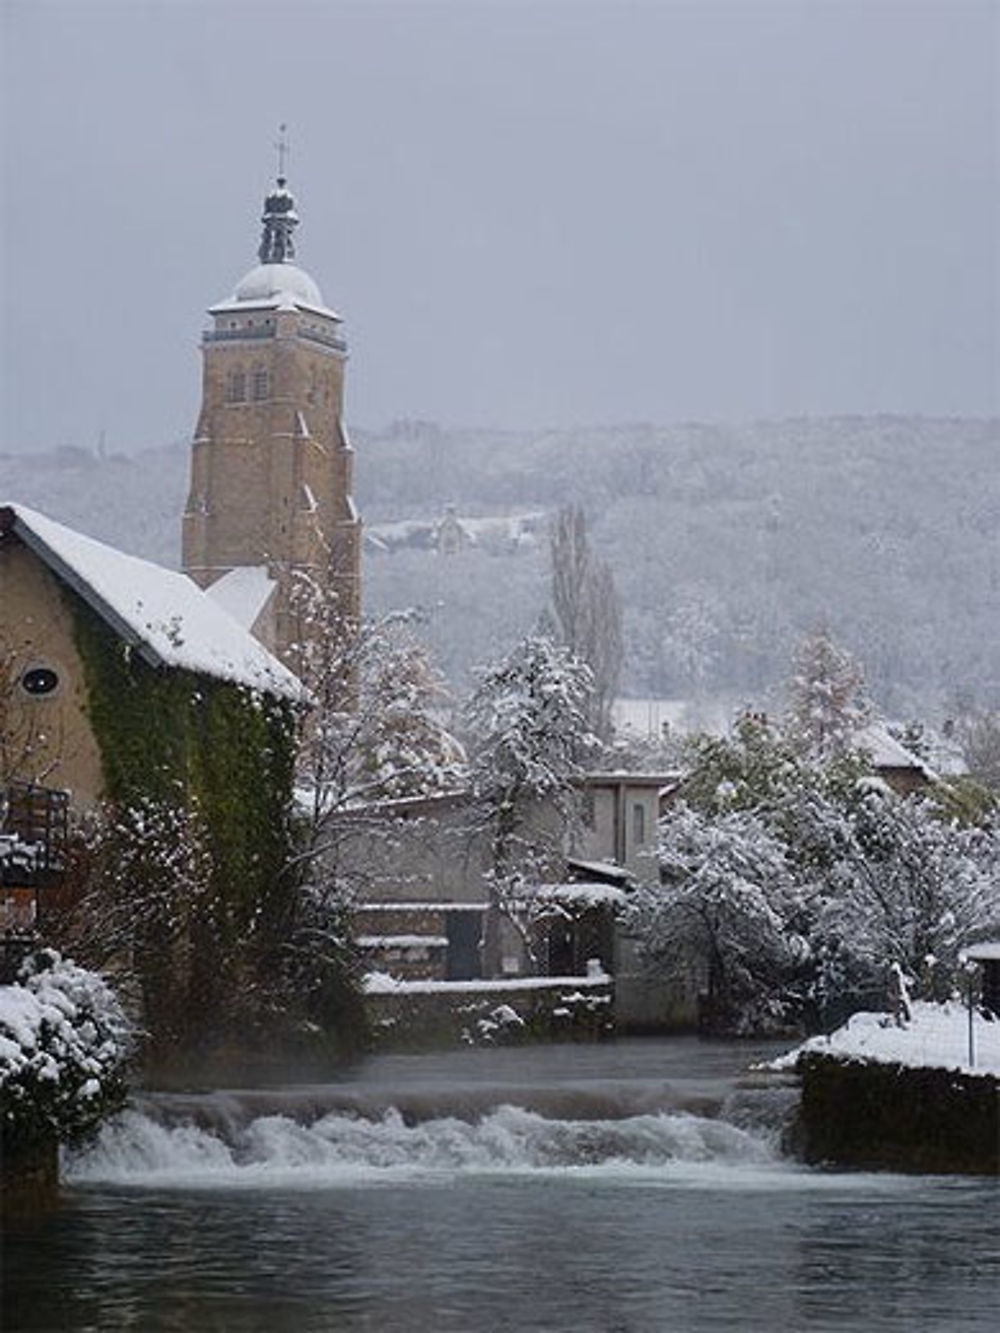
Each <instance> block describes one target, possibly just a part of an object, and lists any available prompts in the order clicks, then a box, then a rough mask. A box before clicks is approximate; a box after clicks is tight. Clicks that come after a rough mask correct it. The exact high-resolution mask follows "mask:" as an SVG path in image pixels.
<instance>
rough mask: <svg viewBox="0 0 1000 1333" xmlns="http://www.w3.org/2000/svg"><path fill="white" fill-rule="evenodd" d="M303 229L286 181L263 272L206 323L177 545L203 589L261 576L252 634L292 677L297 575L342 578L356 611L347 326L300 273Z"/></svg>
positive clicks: (263, 250)
mask: <svg viewBox="0 0 1000 1333" xmlns="http://www.w3.org/2000/svg"><path fill="white" fill-rule="evenodd" d="M298 221H299V219H298V214H297V213H296V210H295V200H294V199H293V197H292V195H291V194H290V193H289V191H288V189H287V188H286V181H285V178H284V177H283V176H279V177H278V180H277V184H276V187H275V189H273V190H272V191H271V192H270V193H269V194H268V196H267V198H266V199H265V201H264V214H263V218H262V223H263V233H262V237H261V242H260V247H259V249H258V258H259V261H260V262H259V263H258V264H257V266H256V267H254V268H252V269H251V270H250V272H249V273H247V274H246V276H245V277H244V278H242V279H241V281H240V282H239V283H238V284H237V286H236V289H235V291H234V292H233V294H232V296H231V297H229V298H228V299H227V300H224V301H220V302H219V303H218V304H217V305H214V306H212V307H211V309H210V310H209V314H210V315H211V317H212V327H211V328H210V329H208V330H206V332H205V333H204V335H203V337H202V354H203V363H204V374H203V387H202V403H201V411H200V413H199V416H198V424H197V428H196V430H195V436H194V441H193V443H192V446H191V485H190V490H189V494H188V500H187V505H186V508H185V512H184V520H183V543H182V545H183V567H184V571H185V573H187V574H188V575H190V577H191V578H192V579H194V581H195V582H196V583H197V584H198V585H199V586H200V587H202V588H207V587H209V586H211V585H214V584H216V583H217V582H218V581H219V580H222V579H224V578H225V577H226V576H231V575H232V574H233V571H236V570H240V571H248V570H249V571H254V573H253V574H250V575H246V574H243V575H240V576H239V577H240V582H241V585H242V586H243V591H244V592H246V591H247V585H252V587H253V588H254V589H255V590H256V600H254V593H252V592H251V594H250V604H251V605H252V606H253V608H254V614H253V617H252V620H251V622H250V627H252V628H253V631H254V633H255V634H257V635H258V637H260V638H261V640H262V641H263V642H264V643H265V644H266V645H267V646H268V647H269V648H271V649H272V650H273V651H274V652H276V653H277V655H278V656H279V657H281V658H282V660H283V661H285V662H288V663H292V664H293V665H294V663H293V657H292V645H293V644H294V643H295V642H297V641H299V640H300V639H301V638H302V635H303V633H304V632H307V631H305V630H304V627H303V626H302V625H301V624H299V623H298V618H297V616H296V612H295V607H294V602H293V599H292V598H291V595H290V592H291V584H292V576H293V574H294V572H295V571H296V570H308V571H312V572H313V573H315V574H319V575H321V576H323V577H324V578H333V579H334V580H336V582H337V584H338V585H339V587H340V588H341V590H342V593H343V597H344V599H345V607H346V608H347V609H348V610H349V611H351V612H355V611H356V610H357V608H358V605H359V601H360V593H359V579H360V572H359V571H360V564H359V560H360V542H361V524H360V520H359V518H358V514H357V510H356V508H355V505H354V500H353V498H352V467H353V456H354V455H353V450H352V448H351V445H350V443H349V441H348V438H347V433H346V430H345V428H344V423H343V415H342V414H343V397H344V366H345V363H346V360H347V344H346V342H345V339H344V335H343V329H342V322H341V318H340V316H339V315H338V314H337V313H336V312H335V311H334V310H332V309H330V308H329V307H328V306H327V305H326V303H325V302H324V300H323V296H322V294H321V292H320V289H319V287H318V286H317V285H316V283H315V282H314V281H313V279H312V278H311V277H310V276H309V274H308V273H306V272H305V271H304V270H303V269H301V268H299V267H298V266H297V265H296V264H295V262H294V259H295V244H294V232H295V228H296V227H297V226H298ZM241 605H243V604H242V603H241ZM243 609H244V610H246V607H245V606H243ZM244 619H246V617H245V616H244Z"/></svg>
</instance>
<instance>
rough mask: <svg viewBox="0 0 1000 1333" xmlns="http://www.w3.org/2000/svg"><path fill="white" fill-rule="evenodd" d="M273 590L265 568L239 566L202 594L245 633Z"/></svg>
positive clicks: (272, 580) (273, 586)
mask: <svg viewBox="0 0 1000 1333" xmlns="http://www.w3.org/2000/svg"><path fill="white" fill-rule="evenodd" d="M276 586H277V585H276V583H275V581H274V579H272V578H271V577H270V575H269V574H268V572H267V566H266V565H240V566H239V567H238V568H237V569H231V570H230V571H229V573H228V574H223V576H222V578H221V579H216V581H215V582H214V583H213V584H212V585H211V587H209V588H206V590H205V591H206V592H207V593H208V595H209V597H211V599H212V601H213V602H216V603H217V604H218V605H219V606H221V607H222V609H223V611H226V612H228V614H229V615H231V616H232V618H233V619H234V620H235V621H237V622H238V624H240V625H242V626H243V628H244V629H245V630H247V631H249V630H251V629H252V628H253V626H254V623H255V621H256V620H257V618H258V616H259V615H260V613H261V612H262V611H263V610H264V607H265V606H266V605H267V601H268V598H269V597H270V596H271V594H272V593H273V592H274V590H275V587H276Z"/></svg>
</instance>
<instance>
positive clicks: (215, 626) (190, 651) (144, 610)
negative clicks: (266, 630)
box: [0, 504, 305, 699]
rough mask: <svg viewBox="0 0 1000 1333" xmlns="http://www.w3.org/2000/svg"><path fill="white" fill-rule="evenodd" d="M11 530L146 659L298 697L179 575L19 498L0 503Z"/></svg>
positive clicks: (1, 519) (3, 528) (291, 679)
mask: <svg viewBox="0 0 1000 1333" xmlns="http://www.w3.org/2000/svg"><path fill="white" fill-rule="evenodd" d="M10 532H12V533H14V534H15V535H16V536H17V537H19V538H20V540H21V541H22V542H24V544H25V546H27V547H28V548H29V549H30V550H32V551H33V552H34V553H35V554H36V555H37V556H38V557H39V559H41V560H42V561H44V563H45V564H46V565H47V566H48V567H49V569H51V570H52V572H53V573H54V574H55V575H56V577H57V578H59V579H61V580H62V581H63V582H64V583H66V584H67V585H68V586H69V587H70V588H72V589H73V591H74V592H76V593H78V594H79V596H80V597H82V598H83V600H84V601H85V602H86V603H87V604H88V606H90V607H91V608H92V609H93V610H94V611H95V612H96V613H97V614H98V615H99V616H100V617H101V619H102V620H104V621H105V622H106V623H107V624H108V625H109V626H110V627H111V628H112V629H113V630H114V631H115V633H116V634H118V635H120V637H121V638H122V639H124V640H125V642H126V643H129V644H131V645H132V646H133V647H134V648H135V649H136V651H137V652H138V653H139V654H140V656H141V657H143V658H144V659H145V660H146V661H147V662H148V663H149V664H150V665H151V666H154V667H161V666H167V667H179V668H181V669H183V670H185V671H196V672H199V673H201V674H203V675H206V676H213V677H215V678H217V679H220V680H228V681H233V682H235V683H236V684H239V685H247V686H250V687H251V688H252V689H256V690H263V691H265V692H266V693H268V694H274V695H278V696H279V697H282V698H286V699H304V698H305V691H304V688H303V686H302V683H301V681H299V679H298V677H296V676H294V675H293V674H292V673H291V672H290V671H289V670H288V668H287V667H285V666H283V665H282V663H281V662H279V661H278V659H277V658H276V657H274V656H272V655H271V653H269V652H268V651H267V649H266V648H265V647H264V646H263V644H260V643H258V642H257V640H256V639H254V638H252V637H251V635H250V634H248V633H247V631H246V630H245V629H243V627H242V626H241V625H239V624H238V623H237V621H236V620H235V619H234V618H233V617H232V616H231V615H230V614H229V613H228V612H226V611H225V610H223V608H222V607H221V606H219V605H218V604H217V603H216V602H214V601H213V600H212V598H211V597H209V596H207V594H206V593H204V592H202V590H201V589H200V588H199V587H197V586H196V584H194V583H192V582H191V580H190V579H189V578H188V577H187V575H186V574H180V573H178V572H177V571H175V570H171V569H163V568H162V566H160V565H154V564H151V563H150V562H149V561H148V560H140V559H139V558H138V556H134V555H126V554H125V553H124V552H123V551H117V550H115V549H114V547H111V546H105V545H104V543H103V542H99V541H95V540H94V538H92V537H85V536H84V535H83V534H82V533H80V532H75V531H74V530H73V529H72V528H67V527H64V526H63V525H62V524H61V523H56V522H55V521H54V520H53V519H51V518H46V517H45V515H44V514H39V513H36V512H35V511H34V510H33V509H28V508H27V507H26V506H25V505H20V504H10V505H0V536H3V535H6V534H7V533H10Z"/></svg>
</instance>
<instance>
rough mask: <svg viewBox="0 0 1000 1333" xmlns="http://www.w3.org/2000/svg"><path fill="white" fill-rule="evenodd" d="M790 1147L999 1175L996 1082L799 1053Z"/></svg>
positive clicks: (893, 1166)
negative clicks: (797, 1100)
mask: <svg viewBox="0 0 1000 1333" xmlns="http://www.w3.org/2000/svg"><path fill="white" fill-rule="evenodd" d="M798 1071H799V1074H800V1075H801V1079H802V1103H801V1108H800V1112H799V1121H798V1126H797V1130H796V1136H795V1137H796V1140H797V1141H796V1144H795V1147H796V1149H797V1150H798V1151H799V1152H800V1153H801V1155H802V1156H803V1157H804V1158H805V1160H806V1161H807V1162H812V1163H820V1162H825V1163H830V1164H832V1165H836V1166H846V1167H853V1168H858V1169H869V1170H892V1171H917V1172H952V1173H960V1174H967V1175H997V1174H1000V1082H998V1080H997V1079H996V1078H994V1077H992V1076H991V1075H988V1074H962V1073H959V1072H957V1071H955V1070H947V1069H913V1068H909V1067H907V1066H903V1065H898V1064H877V1063H874V1062H862V1061H857V1060H845V1059H840V1058H838V1057H836V1056H830V1055H816V1054H808V1055H804V1056H803V1057H802V1058H801V1059H800V1061H799V1064H798Z"/></svg>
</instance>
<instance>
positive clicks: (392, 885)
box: [331, 773, 675, 981]
mask: <svg viewBox="0 0 1000 1333" xmlns="http://www.w3.org/2000/svg"><path fill="white" fill-rule="evenodd" d="M674 779H675V775H672V774H648V773H647V774H626V773H593V774H585V775H583V776H581V777H580V778H579V780H578V784H577V785H578V793H579V803H580V811H581V818H580V820H579V821H578V825H577V827H576V828H575V829H565V828H564V827H563V825H562V822H561V819H560V817H559V816H558V815H557V813H556V811H555V810H554V809H553V808H552V807H551V806H549V805H547V804H546V803H544V802H542V803H539V804H538V806H537V807H536V808H535V809H533V810H532V811H531V812H530V814H529V817H528V827H527V828H526V829H525V830H524V836H525V837H526V838H528V839H531V838H535V839H537V841H538V843H539V845H543V846H545V847H546V848H548V849H549V854H548V856H547V858H546V861H545V864H544V866H543V869H542V871H541V873H540V875H539V879H538V882H537V883H536V884H533V885H531V886H530V892H529V893H526V895H525V899H524V903H523V912H522V914H521V915H522V916H523V920H522V928H521V929H515V928H514V927H513V925H511V924H510V923H509V922H508V923H506V924H505V926H504V928H503V930H502V933H501V941H502V946H501V951H500V974H501V975H502V976H506V977H516V976H523V975H526V974H530V973H532V972H535V971H538V972H541V973H542V974H547V975H562V976H565V975H581V974H583V973H584V972H585V971H586V966H587V963H588V962H589V961H590V960H591V959H596V960H597V961H599V962H600V963H601V964H602V966H603V967H605V969H606V970H608V971H612V972H613V971H614V970H615V969H616V967H617V965H618V962H619V957H618V955H619V952H620V948H621V942H620V940H619V932H618V930H617V928H616V922H615V917H616V912H617V910H618V909H619V908H620V907H621V906H622V905H623V904H624V902H625V900H626V895H627V892H628V889H629V887H630V886H631V885H633V884H635V883H637V882H639V881H640V880H642V879H647V878H649V877H650V876H651V875H655V874H656V864H655V858H654V857H653V855H652V852H653V849H654V847H655V840H656V825H657V820H658V818H659V814H660V803H661V800H662V799H663V797H664V793H667V792H671V791H672V790H673V783H674ZM331 844H332V846H334V847H335V848H336V851H335V856H336V858H337V864H338V869H339V871H340V873H341V874H346V875H347V876H348V877H349V878H351V879H352V881H353V883H354V886H355V889H356V893H357V904H358V905H357V908H356V911H355V926H356V930H357V939H358V943H359V944H360V945H361V947H362V949H363V950H364V953H365V955H366V957H367V959H368V962H369V965H370V966H371V967H373V968H374V969H376V970H384V971H386V972H390V973H392V974H394V975H398V976H402V977H409V978H420V979H427V980H455V981H457V980H467V979H473V978H476V977H480V976H483V974H484V964H483V959H482V957H481V953H480V941H481V940H482V938H483V926H484V919H485V914H486V913H487V911H488V910H489V905H490V871H491V868H492V854H491V845H490V829H489V827H488V825H486V824H485V823H484V821H483V819H482V815H481V812H479V811H478V810H477V807H476V804H475V801H474V799H473V797H472V796H471V795H470V794H468V793H465V792H454V793H448V794H443V795H438V796H425V797H412V798H407V799H402V800H394V801H382V802H378V803H373V804H371V805H367V806H364V807H360V808H356V809H352V810H349V811H345V812H343V814H341V815H340V816H338V818H337V820H336V821H335V829H334V832H333V834H332V838H331Z"/></svg>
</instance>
